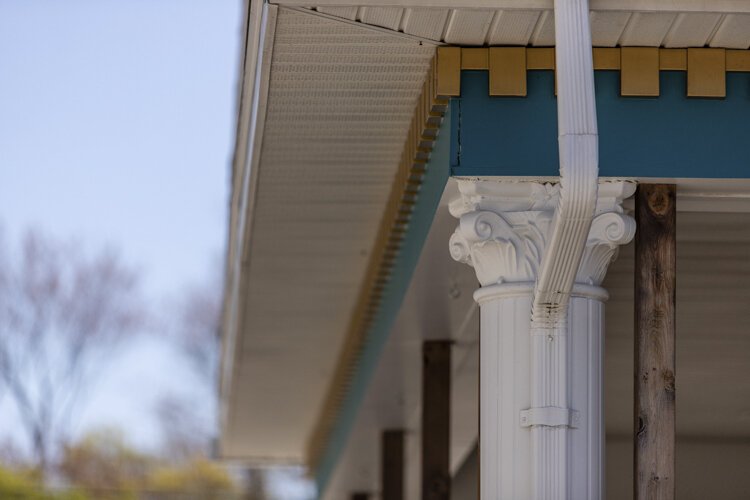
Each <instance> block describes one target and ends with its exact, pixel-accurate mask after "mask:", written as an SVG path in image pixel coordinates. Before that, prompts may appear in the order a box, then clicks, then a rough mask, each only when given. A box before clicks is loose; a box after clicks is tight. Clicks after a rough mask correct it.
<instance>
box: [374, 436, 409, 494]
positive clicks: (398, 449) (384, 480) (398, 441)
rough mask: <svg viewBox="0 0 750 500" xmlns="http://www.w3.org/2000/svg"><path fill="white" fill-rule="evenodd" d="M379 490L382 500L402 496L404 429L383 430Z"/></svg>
mask: <svg viewBox="0 0 750 500" xmlns="http://www.w3.org/2000/svg"><path fill="white" fill-rule="evenodd" d="M380 490H381V492H382V498H383V500H403V498H404V431H402V430H388V431H383V439H382V443H381V464H380Z"/></svg>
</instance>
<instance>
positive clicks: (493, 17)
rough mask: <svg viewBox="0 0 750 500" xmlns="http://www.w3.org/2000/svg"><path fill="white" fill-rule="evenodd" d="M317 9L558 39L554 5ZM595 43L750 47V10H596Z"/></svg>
mask: <svg viewBox="0 0 750 500" xmlns="http://www.w3.org/2000/svg"><path fill="white" fill-rule="evenodd" d="M317 10H318V11H319V12H323V13H325V14H329V15H333V16H337V17H341V18H344V19H348V20H350V21H359V22H362V23H365V24H371V25H373V26H379V27H383V28H387V29H392V30H397V31H401V32H403V33H406V34H409V35H414V36H417V37H421V38H425V39H428V40H433V41H436V42H444V43H449V44H453V45H468V46H471V45H477V46H479V45H532V46H539V47H546V46H551V45H554V44H555V18H554V15H553V12H552V11H551V10H542V9H537V10H524V9H437V8H408V9H403V8H398V7H389V8H380V7H379V8H372V7H367V8H363V7H360V8H359V9H358V8H357V7H317ZM591 37H592V41H593V44H594V45H595V46H597V47H614V46H618V45H621V46H645V47H659V46H664V47H703V46H704V45H710V46H711V47H726V48H735V49H747V48H748V47H750V15H748V14H719V13H714V12H682V13H679V12H638V11H632V12H631V11H592V12H591Z"/></svg>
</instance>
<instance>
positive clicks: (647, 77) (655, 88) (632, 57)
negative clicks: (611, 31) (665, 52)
mask: <svg viewBox="0 0 750 500" xmlns="http://www.w3.org/2000/svg"><path fill="white" fill-rule="evenodd" d="M620 94H621V95H623V96H647V97H656V96H658V95H659V49H658V48H656V47H623V48H622V49H621V50H620Z"/></svg>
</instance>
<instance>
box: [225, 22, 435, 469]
mask: <svg viewBox="0 0 750 500" xmlns="http://www.w3.org/2000/svg"><path fill="white" fill-rule="evenodd" d="M434 51H435V48H434V46H429V45H425V44H420V43H419V42H418V41H415V40H410V39H408V38H405V37H403V36H394V35H392V34H388V33H379V32H376V31H373V30H371V29H367V28H365V27H362V26H355V25H351V24H346V23H342V22H340V21H335V20H330V19H326V18H323V17H321V16H317V15H315V14H313V13H309V12H299V11H295V10H289V9H284V8H280V9H279V11H278V18H277V22H276V29H275V39H274V43H273V52H272V59H271V67H270V81H269V93H268V99H267V111H266V119H265V128H264V133H263V139H262V150H261V155H260V161H259V164H258V166H257V169H258V172H257V176H258V177H257V178H258V181H257V182H258V188H257V194H256V196H255V199H254V201H253V210H254V212H253V225H252V230H251V231H252V233H251V238H250V240H249V241H250V248H249V252H248V253H249V256H250V257H249V268H248V269H246V270H245V271H244V273H245V276H246V277H247V279H246V281H247V290H245V291H244V293H243V294H242V296H241V299H240V300H242V301H244V304H243V305H242V306H241V307H242V309H243V312H242V316H243V320H242V323H241V324H240V327H239V334H238V341H237V343H236V344H235V346H234V349H235V350H236V352H235V360H236V362H235V366H234V368H233V370H234V376H233V377H232V380H231V388H230V391H229V398H228V411H227V415H226V422H225V424H224V429H223V432H222V444H221V447H222V453H223V455H224V456H226V457H228V458H246V459H252V460H256V461H259V460H265V461H270V462H273V461H276V462H278V461H286V462H300V461H301V460H302V459H303V455H304V451H305V445H306V442H307V439H308V438H309V435H310V432H311V429H312V427H313V425H314V424H315V421H316V419H317V417H318V413H319V411H320V406H321V404H322V402H323V399H324V393H325V391H326V390H327V388H328V384H329V383H330V376H331V374H332V372H333V370H334V368H335V361H336V359H337V357H338V355H339V350H340V346H341V344H342V340H343V338H344V335H345V333H346V329H347V326H348V322H349V320H350V317H351V313H352V310H353V308H354V302H355V299H356V296H357V292H358V290H359V287H360V286H361V282H362V278H363V275H364V272H365V266H366V264H367V262H368V259H369V253H370V251H371V247H372V245H373V242H374V240H375V236H376V232H377V229H378V225H379V223H380V219H381V217H382V214H383V207H384V206H385V201H386V199H387V197H388V195H389V192H390V188H391V186H392V184H393V178H394V175H395V172H396V168H397V165H398V163H399V159H400V156H401V151H402V149H403V144H404V140H405V137H406V134H407V130H408V127H409V124H410V121H411V118H412V114H413V110H414V108H415V106H416V101H417V98H418V95H419V93H420V91H421V88H422V84H423V83H424V79H425V77H426V73H427V70H428V67H429V64H430V61H431V58H432V56H433V54H434Z"/></svg>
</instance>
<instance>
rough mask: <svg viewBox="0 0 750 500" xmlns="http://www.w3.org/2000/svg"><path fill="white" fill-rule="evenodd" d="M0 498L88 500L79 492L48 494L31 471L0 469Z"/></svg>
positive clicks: (10, 499)
mask: <svg viewBox="0 0 750 500" xmlns="http://www.w3.org/2000/svg"><path fill="white" fill-rule="evenodd" d="M0 498H2V499H4V500H5V499H7V500H88V499H89V497H87V496H86V495H85V494H83V493H82V492H80V491H77V490H73V491H66V492H50V491H46V490H45V489H44V488H43V486H42V485H41V484H40V481H39V474H37V473H35V472H34V471H31V470H11V469H7V468H3V467H0Z"/></svg>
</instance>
